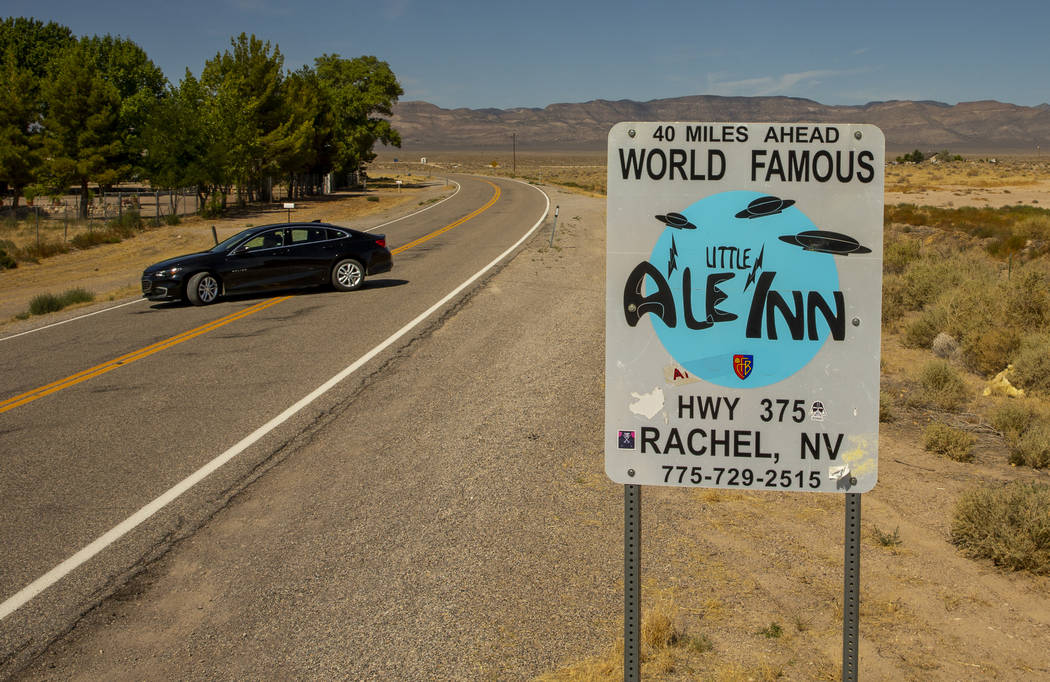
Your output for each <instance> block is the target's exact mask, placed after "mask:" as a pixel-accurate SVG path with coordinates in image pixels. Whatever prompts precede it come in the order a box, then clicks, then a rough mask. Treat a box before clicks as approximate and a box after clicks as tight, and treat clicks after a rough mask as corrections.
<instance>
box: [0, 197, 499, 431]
mask: <svg viewBox="0 0 1050 682" xmlns="http://www.w3.org/2000/svg"><path fill="white" fill-rule="evenodd" d="M485 182H488V181H487V180H486V181H485ZM488 184H489V185H491V186H492V189H493V190H494V192H493V194H492V198H491V199H489V201H488V203H486V204H485V205H484V206H482V207H480V208H478V209H477V210H475V211H472V212H470V213H469V214H467V215H465V216H463V217H462V218H460V219H459V220H457V221H455V222H454V223H450V224H448V225H446V226H444V227H442V228H440V229H437V230H435V231H433V232H431V233H430V234H427V235H424V236H422V237H420V238H419V239H416V240H414V241H411V242H409V243H408V244H405V245H403V246H399V247H398V248H396V249H393V250H391V252H390V253H391V254H398V253H401V252H402V251H407V250H408V249H411V248H412V247H414V246H418V245H420V244H422V243H423V242H426V241H428V240H430V239H433V238H434V237H437V236H439V235H442V234H444V233H446V232H448V231H449V230H451V229H453V228H455V227H457V226H459V225H462V224H463V223H465V222H467V221H468V220H470V219H472V218H475V217H477V216H479V215H480V214H482V213H483V212H485V211H487V210H488V209H489V208H491V207H492V205H493V204H495V203H496V202H497V201H498V200H499V197H500V189H499V187H498V186H497V185H495V184H493V183H491V182H488ZM289 298H292V297H291V296H278V297H277V298H271V299H267V300H265V301H262V302H261V303H256V304H255V305H253V306H250V307H248V308H245V309H244V310H239V311H237V312H235V313H231V314H230V315H227V316H226V317H220V318H219V319H217V320H214V321H212V322H209V323H207V324H204V325H201V326H200V327H196V328H195V329H191V330H189V331H186V332H182V333H181V334H177V335H176V336H173V337H171V338H169V339H165V340H163V341H158V342H157V343H154V344H152V345H149V346H146V347H145V348H140V349H138V350H135V351H132V352H130V353H126V354H124V355H121V356H120V357H118V358H114V359H112V360H110V361H109V362H104V363H102V364H101V365H95V366H94V367H91V368H89V369H85V370H83V371H80V372H77V373H76V374H73V375H71V376H68V377H66V378H64V379H59V380H58V381H53V382H51V383H50V384H47V385H46V386H41V387H40V388H35V389H33V390H32V391H26V392H25V393H22V394H20V395H16V396H14V397H13V398H8V399H7V400H3V401H0V414H2V413H4V412H7V411H8V410H13V409H15V408H16V407H20V406H22V405H25V404H26V403H31V402H33V401H34V400H37V399H39V398H43V397H44V396H46V395H51V394H52V393H57V392H58V391H61V390H63V389H66V388H69V387H70V386H75V385H77V384H79V383H81V382H82V381H87V380H88V379H94V378H95V377H97V376H101V375H102V374H105V373H106V372H111V371H113V370H115V369H117V368H118V367H124V366H125V365H129V364H131V363H132V362H135V361H136V360H141V359H143V358H146V357H149V356H150V355H153V354H154V353H159V352H160V351H162V350H165V349H168V348H171V347H172V346H176V345H178V344H180V343H182V342H184V341H189V340H190V339H193V338H196V337H198V336H200V335H201V334H207V333H208V332H210V331H212V330H214V329H218V328H219V327H222V326H223V325H227V324H229V323H231V322H235V321H237V320H239V319H241V318H244V317H248V316H249V315H254V314H255V313H257V312H259V311H262V310H265V309H267V308H269V307H270V306H274V305H277V304H278V303H281V302H282V301H287V300H288V299H289Z"/></svg>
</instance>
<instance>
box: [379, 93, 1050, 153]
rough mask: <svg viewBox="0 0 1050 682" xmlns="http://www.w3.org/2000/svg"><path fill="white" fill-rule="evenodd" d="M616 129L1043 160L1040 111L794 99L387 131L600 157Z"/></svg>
mask: <svg viewBox="0 0 1050 682" xmlns="http://www.w3.org/2000/svg"><path fill="white" fill-rule="evenodd" d="M620 121H696V122H715V121H730V122H732V121H739V122H766V121H772V122H784V123H792V122H798V121H806V122H812V123H872V124H875V125H877V126H879V127H880V128H881V129H882V131H883V132H884V133H885V135H886V148H887V152H888V153H899V152H904V151H911V150H913V149H919V150H921V151H923V152H927V151H938V150H942V149H948V150H949V151H952V152H955V153H975V154H976V153H985V154H987V153H1014V154H1043V153H1047V152H1048V151H1050V104H1040V105H1039V106H1037V107H1022V106H1017V105H1014V104H1004V103H1002V102H996V101H993V100H984V101H980V102H962V103H959V104H955V105H949V104H943V103H941V102H929V101H920V102H912V101H896V100H894V101H889V102H870V103H868V104H865V105H863V106H828V105H825V104H820V103H819V102H814V101H813V100H808V99H800V98H795V97H717V96H713V95H697V96H692V97H676V98H674V99H658V100H652V101H649V102H634V101H631V100H619V101H616V102H610V101H607V100H594V101H591V102H583V103H579V104H552V105H550V106H548V107H545V108H543V109H442V108H441V107H438V106H435V105H433V104H430V103H428V102H399V103H398V104H397V105H396V106H395V107H394V116H393V121H392V122H393V124H394V127H395V128H396V129H397V130H398V131H400V133H401V138H402V148H403V149H404V150H405V151H406V152H411V151H414V150H431V149H432V150H438V149H463V150H467V149H479V150H480V149H496V148H498V149H504V148H509V147H510V146H511V144H512V135H513V136H514V138H515V143H516V145H517V148H518V149H521V150H544V151H549V150H558V149H563V150H578V151H584V150H601V149H604V148H605V145H606V136H607V134H608V131H609V128H610V126H612V124H614V123H617V122H620Z"/></svg>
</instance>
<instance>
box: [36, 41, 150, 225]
mask: <svg viewBox="0 0 1050 682" xmlns="http://www.w3.org/2000/svg"><path fill="white" fill-rule="evenodd" d="M91 56H92V52H91V48H90V45H89V44H88V42H87V41H86V40H81V41H79V42H78V43H77V44H76V45H75V46H73V47H71V48H69V49H68V50H66V51H65V52H64V53H63V54H62V55H61V56H60V57H59V58H58V59H57V60H56V61H55V63H54V68H53V69H52V75H51V77H50V78H49V80H48V81H47V82H46V83H45V84H44V87H43V90H42V92H43V101H44V105H45V110H46V113H45V115H44V119H43V142H44V144H43V149H44V152H45V154H46V156H47V158H48V161H47V172H48V174H49V176H50V180H51V182H50V184H52V185H54V186H55V187H57V188H62V187H67V186H68V185H69V184H70V183H76V184H79V185H80V193H81V204H80V215H81V217H82V218H86V217H87V216H88V183H89V182H95V183H97V184H99V185H111V184H114V183H116V182H117V181H118V180H120V179H121V178H122V177H124V176H125V175H126V174H127V173H128V171H129V170H130V167H129V166H128V165H127V164H126V163H122V160H123V159H124V158H125V157H124V149H123V145H122V131H121V128H120V93H119V91H118V90H117V88H116V86H115V85H113V84H112V83H110V82H108V81H106V80H105V78H103V76H102V75H101V74H99V73H98V72H97V71H96V69H95V68H94V66H93V64H92V61H91Z"/></svg>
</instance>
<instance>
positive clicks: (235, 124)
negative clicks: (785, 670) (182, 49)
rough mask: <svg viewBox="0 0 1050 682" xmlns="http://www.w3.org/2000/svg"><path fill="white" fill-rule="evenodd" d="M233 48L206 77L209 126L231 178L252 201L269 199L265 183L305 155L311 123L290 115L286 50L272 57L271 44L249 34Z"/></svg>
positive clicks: (215, 60)
mask: <svg viewBox="0 0 1050 682" xmlns="http://www.w3.org/2000/svg"><path fill="white" fill-rule="evenodd" d="M230 44H231V48H232V52H231V51H230V50H227V51H226V52H224V53H222V54H217V55H215V57H214V58H213V59H211V60H209V61H208V62H207V63H206V64H205V65H204V71H203V72H202V73H201V83H202V85H203V86H204V88H205V91H206V99H207V101H208V125H209V126H210V127H211V128H212V129H213V130H214V131H215V132H216V133H218V134H219V135H220V140H221V141H220V142H218V143H219V144H223V145H225V146H226V148H227V161H228V163H227V168H226V174H227V175H228V176H232V177H234V178H236V179H237V182H238V185H239V186H240V187H243V188H244V189H246V190H247V191H248V193H249V195H248V198H249V200H250V199H252V198H253V197H255V196H256V195H257V193H259V194H258V195H259V196H263V198H267V199H268V198H269V197H268V196H265V194H266V190H267V189H268V188H267V187H265V186H264V184H263V182H264V179H265V178H267V177H272V176H275V175H278V174H280V173H281V171H282V170H283V169H286V168H287V167H288V164H289V162H290V160H291V159H292V158H294V157H296V156H297V155H299V154H300V153H301V151H302V146H303V145H304V144H307V143H308V142H309V140H310V138H311V135H310V130H309V127H310V121H308V120H296V118H295V117H294V116H293V115H292V114H291V112H290V110H289V107H288V104H287V100H286V98H285V96H284V91H285V79H284V74H283V64H284V57H283V56H282V55H281V51H280V48H278V47H274V48H273V51H272V53H271V48H270V43H269V41H267V42H265V43H263V42H262V41H260V40H259V39H258V38H256V37H255V36H254V35H252V36H250V37H249V36H247V35H246V34H244V33H242V34H241V35H240V36H238V37H237V38H234V39H232V40H231V41H230ZM260 191H261V193H260ZM242 198H243V195H242Z"/></svg>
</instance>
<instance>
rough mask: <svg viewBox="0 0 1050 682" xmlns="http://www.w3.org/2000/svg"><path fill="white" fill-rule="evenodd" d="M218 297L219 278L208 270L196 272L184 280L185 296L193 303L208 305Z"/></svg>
mask: <svg viewBox="0 0 1050 682" xmlns="http://www.w3.org/2000/svg"><path fill="white" fill-rule="evenodd" d="M218 297H219V280H217V279H215V276H214V275H213V274H211V273H210V272H198V273H197V274H196V275H194V276H192V277H190V279H189V281H188V282H186V298H187V299H188V300H189V302H190V303H192V304H193V305H208V304H209V303H214V302H215V299H217V298H218Z"/></svg>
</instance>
